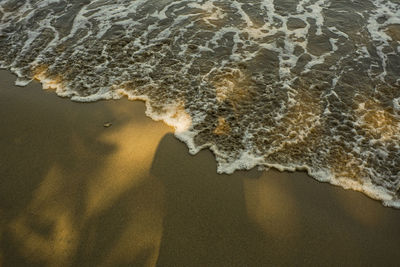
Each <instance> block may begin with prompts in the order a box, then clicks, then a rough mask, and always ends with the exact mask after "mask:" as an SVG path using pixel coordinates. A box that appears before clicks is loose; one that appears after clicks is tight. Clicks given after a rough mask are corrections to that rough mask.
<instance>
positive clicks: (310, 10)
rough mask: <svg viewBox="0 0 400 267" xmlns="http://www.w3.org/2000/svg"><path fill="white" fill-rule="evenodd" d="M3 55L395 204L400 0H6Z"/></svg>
mask: <svg viewBox="0 0 400 267" xmlns="http://www.w3.org/2000/svg"><path fill="white" fill-rule="evenodd" d="M0 67H1V68H4V69H8V70H11V71H12V72H14V73H15V74H17V75H18V77H19V78H18V80H17V81H16V83H17V85H21V86H23V85H26V84H27V83H29V82H30V81H32V80H33V79H36V80H39V81H40V82H41V83H42V84H43V88H44V89H53V90H55V91H56V93H57V94H58V95H60V96H63V97H68V98H71V99H72V100H74V101H82V102H90V101H96V100H100V99H117V98H121V97H123V96H127V97H128V98H129V99H132V100H137V99H138V100H144V101H146V106H147V111H146V113H147V115H149V116H150V117H152V118H153V119H155V120H164V121H165V122H166V123H168V124H170V125H172V126H174V127H175V129H176V133H175V134H176V136H177V138H179V139H180V140H182V141H184V142H185V143H186V144H187V145H188V148H189V151H190V152H191V153H193V154H195V153H197V152H198V151H199V150H201V149H204V148H208V149H210V150H212V151H213V152H214V154H215V158H216V161H217V162H218V172H221V173H232V172H234V171H235V170H238V169H250V168H253V167H256V166H258V168H261V169H263V168H270V167H274V168H278V169H280V170H306V171H307V172H308V173H309V174H310V175H311V176H312V177H314V178H315V179H318V180H320V181H324V182H329V183H332V184H335V185H339V186H342V187H344V188H351V189H354V190H359V191H362V192H364V193H366V194H367V195H369V196H370V197H372V198H375V199H379V200H381V201H382V203H383V204H384V205H388V206H392V207H397V208H400V0H275V1H274V0H246V1H245V0H179V1H178V0H134V1H132V0H0Z"/></svg>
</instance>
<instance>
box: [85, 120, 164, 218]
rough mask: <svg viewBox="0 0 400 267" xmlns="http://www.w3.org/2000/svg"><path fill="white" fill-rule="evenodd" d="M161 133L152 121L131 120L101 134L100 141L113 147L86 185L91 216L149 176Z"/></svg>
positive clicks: (88, 210) (88, 208) (89, 214)
mask: <svg viewBox="0 0 400 267" xmlns="http://www.w3.org/2000/svg"><path fill="white" fill-rule="evenodd" d="M161 138H162V134H161V133H160V132H158V131H154V125H153V124H152V123H149V124H145V125H141V126H140V127H139V126H138V125H137V123H134V122H133V123H130V124H127V125H124V126H123V127H122V128H115V127H114V129H113V128H110V131H107V132H105V133H104V135H102V136H101V138H100V140H99V141H101V142H104V143H107V144H110V145H113V146H114V147H116V152H115V153H113V154H111V155H110V156H108V158H107V159H106V162H105V164H104V166H103V167H102V171H101V172H100V173H99V175H98V177H96V178H95V179H92V180H91V181H90V184H89V187H88V202H87V203H88V204H87V214H88V216H92V215H94V214H96V213H98V212H101V211H102V210H103V209H107V208H109V207H110V206H111V205H112V203H113V202H114V200H115V199H116V198H117V197H118V196H119V195H121V194H123V193H124V192H125V191H126V190H128V189H130V188H132V187H135V186H139V185H140V184H141V183H142V182H143V180H144V179H148V177H147V175H148V170H149V169H150V166H151V163H152V160H153V156H154V154H155V152H156V149H157V145H158V142H154V140H157V139H159V140H160V139H161Z"/></svg>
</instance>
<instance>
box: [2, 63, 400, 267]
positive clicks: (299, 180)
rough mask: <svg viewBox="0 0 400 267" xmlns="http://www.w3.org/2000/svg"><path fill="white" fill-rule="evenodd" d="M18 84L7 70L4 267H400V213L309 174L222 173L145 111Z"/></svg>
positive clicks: (209, 157)
mask: <svg viewBox="0 0 400 267" xmlns="http://www.w3.org/2000/svg"><path fill="white" fill-rule="evenodd" d="M14 79H15V77H14V76H12V75H11V74H10V73H8V72H6V71H1V72H0V118H1V121H0V123H1V131H0V136H1V138H0V148H1V152H0V266H154V265H158V266H294V265H295V266H314V265H319V266H338V265H340V266H378V265H379V266H398V264H399V256H398V252H399V251H400V227H399V223H400V210H395V209H392V208H387V207H384V206H382V205H381V204H380V202H378V201H375V200H372V199H369V198H368V197H366V196H364V195H363V194H361V193H358V192H354V191H348V190H344V189H341V188H339V187H335V186H332V185H328V184H323V183H319V182H317V181H315V180H313V179H311V178H310V177H308V176H307V175H306V174H305V173H302V172H295V173H288V172H283V173H281V172H278V171H274V170H271V171H267V172H259V171H256V170H252V171H249V172H244V171H243V172H236V173H235V174H233V175H218V174H216V165H215V162H214V159H213V156H212V154H211V153H210V152H209V151H202V152H200V153H199V154H198V155H196V156H191V155H189V154H188V152H187V148H186V146H185V145H184V144H183V143H181V142H179V141H178V140H176V139H175V138H174V137H173V136H172V134H171V133H172V129H171V128H169V127H168V126H166V125H164V124H163V123H161V122H154V121H152V120H151V119H149V118H147V117H146V116H145V115H144V104H143V103H142V102H130V101H127V100H126V99H122V100H118V101H100V102H96V103H85V104H82V103H74V102H71V101H69V100H67V99H62V98H59V97H57V96H56V95H55V94H54V93H53V92H48V91H42V90H41V87H40V84H38V83H31V84H30V85H28V86H27V87H16V86H14V85H13V82H14ZM108 122H110V123H112V126H111V127H109V128H105V127H104V126H103V125H104V123H108Z"/></svg>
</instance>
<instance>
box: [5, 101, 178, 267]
mask: <svg viewBox="0 0 400 267" xmlns="http://www.w3.org/2000/svg"><path fill="white" fill-rule="evenodd" d="M113 107H116V108H115V110H112V111H113V112H115V114H114V115H115V116H116V117H118V116H122V117H125V118H127V116H128V115H129V118H130V119H129V120H128V121H127V122H126V123H123V124H122V125H118V123H114V124H113V126H112V127H110V128H107V129H105V128H103V127H102V126H99V127H102V128H100V129H101V130H102V132H101V134H100V135H99V137H98V140H97V141H96V143H100V144H103V145H105V146H106V147H113V148H114V149H113V150H112V151H107V153H105V155H98V156H96V157H93V151H91V146H90V145H88V144H87V143H86V142H85V139H84V138H82V136H79V135H76V134H75V135H74V131H71V133H70V134H71V136H70V137H71V138H70V139H71V147H69V148H68V149H69V150H71V151H73V153H74V157H75V159H73V160H72V162H70V163H69V164H72V166H74V167H73V168H72V169H70V168H63V167H61V166H59V165H58V164H54V165H53V166H51V167H50V168H49V170H48V172H47V174H46V175H45V176H44V177H43V179H42V181H41V183H40V185H39V187H38V188H37V189H36V190H35V191H34V194H33V195H32V198H31V200H30V203H29V205H28V206H27V207H26V209H25V210H23V211H22V212H21V213H20V214H19V215H18V216H16V217H15V219H14V220H12V221H10V222H8V224H7V230H8V231H9V232H10V233H11V234H12V236H13V238H14V239H15V241H16V242H17V243H18V244H19V247H20V252H21V254H22V255H24V256H25V257H26V258H29V259H31V260H33V261H35V262H46V264H48V265H49V266H70V265H71V264H72V261H73V260H74V256H75V255H76V254H77V253H78V252H79V251H78V250H77V249H78V247H79V246H80V244H81V243H82V242H83V241H85V239H83V240H82V238H84V237H85V235H87V233H86V232H87V228H88V227H91V226H90V225H92V224H93V220H98V218H101V216H104V214H108V213H112V211H113V210H114V206H116V205H119V204H118V203H119V201H120V199H121V198H124V199H125V198H128V199H127V200H126V199H125V200H124V205H126V207H127V208H129V209H128V214H124V221H123V223H124V227H123V232H121V233H104V234H111V235H116V236H115V240H116V241H115V242H114V243H113V244H110V249H109V250H108V251H107V253H106V255H102V257H103V259H102V260H99V262H101V263H102V266H115V265H116V264H131V262H133V261H135V260H136V259H137V258H140V257H142V258H143V257H144V258H145V259H146V265H148V266H154V265H155V263H156V260H157V257H158V250H159V247H160V242H161V237H162V230H163V227H162V221H163V217H164V206H163V205H164V200H163V194H164V188H163V185H162V183H161V181H159V180H158V179H156V178H155V177H152V176H151V175H150V174H149V170H150V167H151V164H152V161H153V157H154V155H155V152H156V149H157V146H158V144H159V141H160V140H161V138H162V137H163V136H164V135H165V134H167V133H169V132H171V131H172V129H171V128H169V127H166V126H162V124H161V123H160V124H158V127H157V126H156V125H155V123H154V121H152V120H151V119H149V118H143V116H140V117H139V118H138V120H135V119H134V118H135V116H137V115H135V114H128V115H127V113H126V112H127V111H126V110H123V108H120V107H118V105H113ZM126 107H127V105H125V108H126ZM124 112H125V115H122V114H123V113H124ZM141 112H143V110H141ZM120 118H121V117H120ZM132 118H133V119H132ZM155 126H156V127H155ZM92 159H94V160H95V161H94V162H91V161H90V160H92ZM85 160H89V161H90V164H93V165H94V166H96V167H95V170H96V172H95V173H91V172H86V170H85V169H84V168H85V166H86V165H85V163H84V162H85ZM81 161H83V163H82V162H81ZM97 161H98V162H97ZM64 167H65V166H64ZM71 171H72V172H71ZM132 190H133V191H134V193H132ZM128 191H129V193H128ZM115 208H116V209H121V207H115ZM78 211H79V214H80V215H79V216H78V215H77V212H78ZM118 221H119V219H118V218H116V222H118ZM107 227H110V228H111V229H112V228H113V227H114V226H112V225H108V226H107ZM85 229H86V230H85ZM89 229H90V228H89ZM0 230H1V229H0ZM95 230H96V229H95ZM85 231H86V232H85ZM0 233H1V232H0ZM102 234H103V233H98V232H96V231H94V232H93V235H94V236H93V238H94V241H93V242H94V243H93V244H95V240H96V239H98V238H100V237H98V235H102ZM80 253H82V252H80Z"/></svg>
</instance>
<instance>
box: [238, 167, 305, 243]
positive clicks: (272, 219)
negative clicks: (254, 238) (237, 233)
mask: <svg viewBox="0 0 400 267" xmlns="http://www.w3.org/2000/svg"><path fill="white" fill-rule="evenodd" d="M269 173H270V172H269ZM269 175H271V174H269ZM279 175H285V176H288V174H287V173H280V174H279ZM279 178H281V179H282V177H268V178H267V177H260V178H259V179H245V180H244V194H245V200H246V208H247V212H248V216H249V219H250V220H251V221H253V222H254V223H255V224H257V225H258V226H259V227H260V228H261V229H262V230H263V231H264V233H265V234H266V235H267V236H270V237H271V238H276V239H278V240H283V239H294V238H295V237H296V234H297V231H296V228H295V227H296V225H297V224H298V223H299V222H298V217H299V216H298V215H297V214H296V211H297V210H298V209H297V207H296V203H295V201H294V198H293V195H292V194H291V192H290V190H288V188H287V187H284V185H282V183H280V182H279V181H277V179H279ZM268 180H270V181H268Z"/></svg>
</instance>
